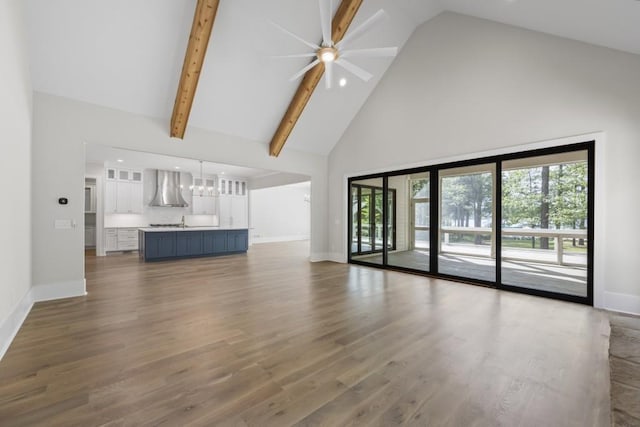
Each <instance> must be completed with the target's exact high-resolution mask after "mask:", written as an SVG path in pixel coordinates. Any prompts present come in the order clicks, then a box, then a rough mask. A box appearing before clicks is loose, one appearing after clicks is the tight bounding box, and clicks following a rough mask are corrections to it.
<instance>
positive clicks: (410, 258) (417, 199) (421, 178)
mask: <svg viewBox="0 0 640 427" xmlns="http://www.w3.org/2000/svg"><path fill="white" fill-rule="evenodd" d="M387 184H388V188H389V192H390V193H391V192H393V193H394V195H395V197H396V200H395V202H396V203H395V216H394V217H393V218H392V216H391V215H390V216H389V219H390V221H391V219H394V220H395V236H396V242H395V243H396V244H395V247H394V248H389V253H388V255H387V264H388V265H390V266H394V267H403V268H410V269H413V270H420V271H429V173H428V172H424V173H420V174H412V175H397V176H390V177H389V178H388V181H387ZM389 209H390V211H391V206H390V208H389ZM388 227H389V228H391V227H392V224H391V222H389V223H388Z"/></svg>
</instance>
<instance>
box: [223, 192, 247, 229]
mask: <svg viewBox="0 0 640 427" xmlns="http://www.w3.org/2000/svg"><path fill="white" fill-rule="evenodd" d="M248 226H249V216H248V202H247V197H246V196H228V195H227V196H226V197H221V198H220V227H230V228H247V227H248Z"/></svg>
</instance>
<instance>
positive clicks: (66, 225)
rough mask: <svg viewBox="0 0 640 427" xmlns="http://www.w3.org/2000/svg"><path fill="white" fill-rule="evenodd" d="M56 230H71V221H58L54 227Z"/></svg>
mask: <svg viewBox="0 0 640 427" xmlns="http://www.w3.org/2000/svg"><path fill="white" fill-rule="evenodd" d="M53 227H54V228H55V229H56V230H67V229H70V228H71V220H70V219H56V220H55V223H54V226H53Z"/></svg>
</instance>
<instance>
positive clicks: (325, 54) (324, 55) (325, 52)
mask: <svg viewBox="0 0 640 427" xmlns="http://www.w3.org/2000/svg"><path fill="white" fill-rule="evenodd" d="M337 56H338V51H337V50H336V48H335V47H323V48H322V49H320V50H318V59H320V61H322V62H324V63H325V64H326V63H327V62H333V61H335V60H336V57H337Z"/></svg>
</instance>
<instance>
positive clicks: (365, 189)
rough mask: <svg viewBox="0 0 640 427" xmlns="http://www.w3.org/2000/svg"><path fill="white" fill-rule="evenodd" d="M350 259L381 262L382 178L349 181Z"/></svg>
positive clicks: (373, 262)
mask: <svg viewBox="0 0 640 427" xmlns="http://www.w3.org/2000/svg"><path fill="white" fill-rule="evenodd" d="M351 203H352V206H351V209H352V213H353V217H352V227H351V237H352V238H351V259H353V260H358V261H362V262H368V263H372V264H382V252H383V246H384V244H383V227H384V225H383V222H382V214H383V209H384V205H383V197H382V178H374V179H367V180H360V181H353V182H352V183H351Z"/></svg>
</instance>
